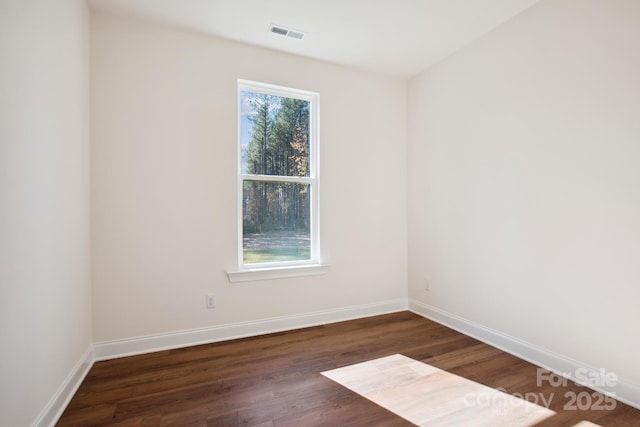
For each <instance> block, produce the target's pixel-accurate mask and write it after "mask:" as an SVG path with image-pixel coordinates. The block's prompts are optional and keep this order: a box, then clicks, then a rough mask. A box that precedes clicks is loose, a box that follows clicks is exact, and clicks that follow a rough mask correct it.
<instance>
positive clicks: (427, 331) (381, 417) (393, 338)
mask: <svg viewBox="0 0 640 427" xmlns="http://www.w3.org/2000/svg"><path fill="white" fill-rule="evenodd" d="M395 353H400V354H403V355H405V356H407V357H410V358H413V359H416V360H420V361H422V362H425V363H428V364H431V365H433V366H436V367H438V368H441V369H444V370H447V371H449V372H451V373H453V374H456V375H460V376H463V377H465V378H467V379H470V380H473V381H476V382H479V383H482V384H485V385H488V386H490V387H494V388H498V387H501V388H504V389H506V390H507V391H508V392H509V393H520V394H522V395H525V393H535V394H536V395H539V394H540V393H542V394H543V395H544V396H545V398H546V399H549V398H551V406H550V408H551V409H552V410H554V411H556V412H557V415H555V416H553V417H552V418H550V419H548V420H546V421H544V422H543V423H540V424H538V426H540V427H543V426H544V427H552V426H574V425H575V424H576V423H578V422H579V421H582V420H589V421H592V422H595V423H597V424H600V425H602V426H640V411H638V410H636V409H634V408H632V407H629V406H627V405H624V404H622V403H620V402H618V403H617V405H616V408H615V409H614V410H595V409H591V410H585V411H580V410H567V409H565V405H567V404H568V403H570V402H569V400H568V399H567V398H565V397H564V395H565V393H566V392H571V391H573V392H575V393H579V392H583V391H585V390H588V389H585V388H582V387H578V386H576V385H574V384H573V383H571V382H569V384H568V385H567V386H566V387H551V386H550V385H549V384H543V385H542V386H541V387H539V386H538V385H537V384H536V382H537V376H536V366H534V365H532V364H530V363H527V362H525V361H522V360H521V359H518V358H516V357H514V356H511V355H509V354H506V353H504V352H502V351H500V350H497V349H495V348H493V347H490V346H488V345H486V344H482V343H481V342H479V341H477V340H474V339H472V338H470V337H467V336H465V335H463V334H460V333H458V332H455V331H453V330H451V329H448V328H446V327H444V326H442V325H439V324H437V323H434V322H432V321H430V320H427V319H424V318H422V317H420V316H417V315H415V314H413V313H409V312H401V313H394V314H389V315H384V316H375V317H370V318H366V319H359V320H353V321H348V322H341V323H334V324H330V325H325V326H318V327H313V328H306V329H300V330H295V331H290V332H283V333H277V334H270V335H264V336H259V337H253V338H245V339H240V340H233V341H226V342H220V343H214V344H208V345H200V346H194V347H189V348H183V349H177V350H168V351H161V352H157V353H151V354H146V355H140V356H132V357H126V358H121V359H114V360H109V361H104V362H97V363H96V364H95V365H94V366H93V368H92V369H91V371H90V372H89V374H88V375H87V377H86V379H85V380H84V382H83V383H82V385H81V386H80V388H79V389H78V392H77V393H76V395H75V396H74V397H73V399H72V400H71V402H70V403H69V406H68V407H67V409H66V411H65V412H64V414H63V415H62V418H61V419H60V421H59V423H58V426H101V425H110V426H112V425H115V426H185V427H186V426H296V427H301V426H302V427H304V426H407V425H411V424H410V423H408V422H407V421H405V420H404V419H402V418H400V417H398V416H397V415H395V414H393V413H391V412H389V411H387V410H385V409H383V408H382V407H379V406H377V405H376V404H374V403H372V402H370V401H368V400H367V399H365V398H363V397H361V396H359V395H358V394H356V393H354V392H352V391H350V390H348V389H346V388H344V387H342V386H340V385H339V384H337V383H334V382H333V381H331V380H329V379H327V378H325V377H324V376H322V375H321V374H320V372H322V371H326V370H329V369H333V368H336V367H341V366H345V365H350V364H354V363H358V362H363V361H367V360H371V359H375V358H379V357H383V356H388V355H391V354H395ZM552 393H553V395H552ZM551 396H553V397H551Z"/></svg>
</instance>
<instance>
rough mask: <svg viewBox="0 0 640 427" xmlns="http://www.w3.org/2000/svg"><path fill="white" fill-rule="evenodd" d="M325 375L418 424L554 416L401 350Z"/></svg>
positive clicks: (518, 423) (513, 425)
mask: <svg viewBox="0 0 640 427" xmlns="http://www.w3.org/2000/svg"><path fill="white" fill-rule="evenodd" d="M322 375H324V376H325V377H327V378H329V379H331V380H333V381H335V382H337V383H339V384H341V385H342V386H344V387H347V388H348V389H350V390H352V391H354V392H356V393H358V394H360V395H361V396H364V397H366V398H367V399H369V400H371V401H373V402H374V403H376V404H378V405H380V406H382V407H384V408H385V409H387V410H389V411H391V412H393V413H395V414H396V415H399V416H400V417H402V418H404V419H406V420H407V421H410V422H412V423H414V424H416V425H418V426H427V425H428V426H430V427H432V426H433V427H435V426H443V427H444V426H459V425H473V426H476V427H481V426H486V427H498V426H504V427H530V426H533V425H535V424H537V423H539V422H540V421H542V420H545V419H547V418H549V417H551V416H553V415H555V412H554V411H552V410H550V409H548V408H546V407H544V406H542V405H538V404H535V403H533V402H530V401H527V400H525V399H521V398H519V397H516V396H512V395H510V394H508V393H505V392H503V391H500V390H496V389H493V388H491V387H487V386H484V385H482V384H479V383H476V382H474V381H471V380H468V379H466V378H463V377H460V376H458V375H454V374H451V373H448V372H446V371H443V370H441V369H438V368H436V367H434V366H431V365H428V364H426V363H422V362H419V361H416V360H413V359H411V358H408V357H406V356H403V355H401V354H394V355H392V356H387V357H383V358H380V359H375V360H370V361H368V362H363V363H358V364H355V365H350V366H345V367H342V368H338V369H333V370H330V371H325V372H322ZM581 427H582V426H581Z"/></svg>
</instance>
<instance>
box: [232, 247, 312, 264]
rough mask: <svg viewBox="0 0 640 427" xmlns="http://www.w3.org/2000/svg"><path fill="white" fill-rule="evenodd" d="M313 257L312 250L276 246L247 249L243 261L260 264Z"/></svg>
mask: <svg viewBox="0 0 640 427" xmlns="http://www.w3.org/2000/svg"><path fill="white" fill-rule="evenodd" d="M310 258H311V251H310V250H308V249H300V248H275V249H257V250H250V249H245V250H244V252H243V257H242V259H243V262H244V263H245V264H259V263H264V262H282V261H300V260H307V259H310Z"/></svg>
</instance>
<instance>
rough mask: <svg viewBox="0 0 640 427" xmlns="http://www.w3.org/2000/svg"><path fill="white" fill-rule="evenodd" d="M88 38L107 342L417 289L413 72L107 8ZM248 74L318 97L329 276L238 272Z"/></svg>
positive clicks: (97, 304) (96, 269)
mask: <svg viewBox="0 0 640 427" xmlns="http://www.w3.org/2000/svg"><path fill="white" fill-rule="evenodd" d="M91 40H92V43H91V49H92V64H91V65H92V83H91V90H92V103H91V107H92V112H91V127H92V144H93V145H92V154H91V156H92V170H91V177H92V184H91V185H92V187H91V189H92V209H93V215H92V266H93V284H94V292H93V312H94V338H95V340H96V341H98V342H100V341H105V340H115V339H122V338H129V337H136V336H142V335H148V334H157V333H166V332H170V331H177V330H186V329H192V328H199V327H207V326H212V325H221V324H227V323H233V322H241V321H248V320H256V319H265V318H270V317H274V316H284V315H294V314H299V313H308V312H313V311H318V310H331V309H336V308H341V307H349V306H354V305H360V304H369V303H377V302H382V301H389V300H394V299H398V298H405V297H406V283H407V231H406V229H407V208H406V207H407V201H406V187H407V184H406V154H407V153H406V111H405V109H406V92H405V89H406V87H405V82H404V81H402V80H399V79H398V80H396V79H391V78H386V77H380V76H377V75H372V74H368V73H364V72H358V71H354V70H349V69H346V68H341V67H337V66H334V65H330V64H326V63H322V62H318V61H313V60H309V59H304V58H300V57H295V56H290V55H286V54H282V53H277V52H274V51H269V50H265V49H261V48H255V47H249V46H246V45H242V44H237V43H232V42H229V41H224V40H220V39H215V38H211V37H205V36H202V35H198V34H195V33H188V32H184V31H181V30H175V29H171V28H168V27H166V26H161V25H154V24H149V23H143V22H138V21H135V20H129V19H127V18H120V17H116V16H111V15H106V14H102V13H97V12H96V13H93V14H92V29H91ZM238 78H242V79H248V80H255V81H260V82H265V83H272V84H277V85H282V86H288V87H294V88H299V89H305V90H311V91H317V92H319V93H320V96H321V107H320V108H321V119H320V123H321V125H320V126H321V142H320V144H321V180H322V182H321V203H322V207H321V215H322V218H321V228H322V230H321V237H322V245H323V248H322V257H323V260H324V261H326V262H328V263H330V264H331V266H332V267H331V271H330V272H329V273H328V274H327V275H322V276H313V277H306V278H297V279H283V280H271V281H265V282H259V283H233V284H231V283H229V282H228V280H227V277H226V274H225V271H226V270H227V269H228V268H232V267H234V266H235V264H236V254H237V249H236V248H237V242H236V239H237V237H236V236H237V228H236V227H237V220H236V175H235V174H236V126H237V124H236V108H237V107H236V82H237V79H238ZM209 292H213V293H215V294H216V299H217V308H216V309H215V310H206V309H205V294H206V293H209Z"/></svg>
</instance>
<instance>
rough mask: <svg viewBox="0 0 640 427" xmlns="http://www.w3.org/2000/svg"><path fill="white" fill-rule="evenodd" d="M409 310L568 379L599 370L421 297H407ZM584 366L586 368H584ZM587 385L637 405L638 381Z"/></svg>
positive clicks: (596, 372)
mask: <svg viewBox="0 0 640 427" xmlns="http://www.w3.org/2000/svg"><path fill="white" fill-rule="evenodd" d="M408 305H409V311H411V312H413V313H415V314H418V315H420V316H422V317H425V318H427V319H430V320H433V321H434V322H437V323H440V324H442V325H444V326H447V327H449V328H451V329H454V330H456V331H458V332H461V333H463V334H465V335H468V336H470V337H472V338H475V339H477V340H479V341H482V342H484V343H486V344H489V345H491V346H493V347H496V348H499V349H500V350H502V351H505V352H507V353H509V354H512V355H514V356H516V357H519V358H520V359H523V360H526V361H527V362H530V363H533V364H534V365H537V366H540V367H541V368H544V369H547V370H549V371H551V372H554V373H556V374H558V375H561V376H563V377H566V378H567V379H569V380H571V381H576V380H577V379H576V378H575V376H573V375H572V373H576V372H589V373H592V374H593V375H598V374H599V370H598V369H596V368H594V367H592V366H588V365H586V364H584V363H582V362H579V361H577V360H573V359H571V358H568V357H565V356H563V355H561V354H558V353H555V352H552V351H550V350H547V349H545V348H542V347H539V346H537V345H535V344H531V343H529V342H526V341H523V340H520V339H518V338H515V337H512V336H510V335H507V334H504V333H502V332H500V331H497V330H495V329H491V328H488V327H486V326H484V325H481V324H479V323H476V322H473V321H471V320H468V319H465V318H463V317H460V316H457V315H455V314H453V313H449V312H447V311H445V310H442V309H440V308H437V307H433V306H431V305H429V304H425V303H423V302H421V301H417V300H414V299H409V301H408ZM585 370H586V371H585ZM589 388H591V389H593V390H595V391H598V392H601V393H605V394H607V395H610V396H612V397H614V398H615V399H616V400H618V401H620V402H622V403H626V404H627V405H629V406H633V407H634V408H636V409H640V385H639V384H635V383H633V382H632V381H629V380H625V379H624V378H620V377H618V380H617V383H616V385H615V386H614V387H591V386H589Z"/></svg>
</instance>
